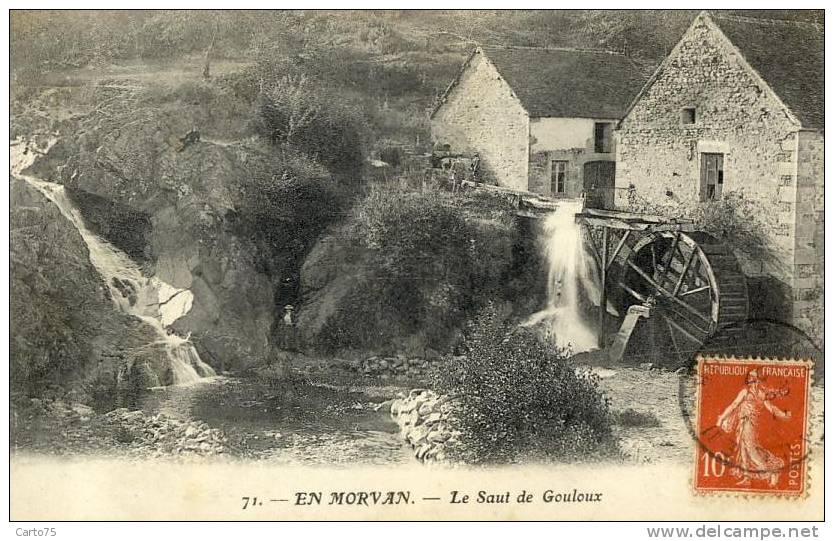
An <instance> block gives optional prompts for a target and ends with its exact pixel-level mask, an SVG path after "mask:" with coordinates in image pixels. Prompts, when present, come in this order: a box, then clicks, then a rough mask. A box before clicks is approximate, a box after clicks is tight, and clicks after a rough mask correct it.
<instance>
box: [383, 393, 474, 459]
mask: <svg viewBox="0 0 834 541" xmlns="http://www.w3.org/2000/svg"><path fill="white" fill-rule="evenodd" d="M453 410H454V405H453V402H452V401H451V400H450V399H449V398H448V397H446V396H441V395H438V394H437V393H435V392H433V391H430V390H428V389H414V390H412V391H411V392H410V393H408V396H404V397H402V398H398V399H396V400H394V401H393V402H392V403H391V418H392V419H393V420H394V422H395V423H397V425H399V427H400V435H401V436H402V437H403V438H404V439H405V440H406V441H407V442H408V443H409V444H410V445H411V447H412V448H413V449H414V456H415V457H416V458H417V460H420V461H421V462H424V463H427V462H449V453H448V451H449V448H450V447H451V446H454V445H455V444H457V443H458V442H459V441H460V440H459V439H458V438H459V436H460V432H459V431H457V430H454V429H453V428H452V425H451V421H452V414H453Z"/></svg>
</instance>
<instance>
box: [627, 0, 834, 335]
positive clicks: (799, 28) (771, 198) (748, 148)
mask: <svg viewBox="0 0 834 541" xmlns="http://www.w3.org/2000/svg"><path fill="white" fill-rule="evenodd" d="M823 54H824V40H823V29H822V28H821V27H818V26H817V25H814V24H809V23H799V22H788V21H774V20H765V19H754V18H742V17H730V16H724V15H720V16H719V15H715V14H710V13H707V12H702V13H701V14H700V15H699V16H698V17H697V18H696V19H695V21H694V22H693V23H692V25H691V26H690V28H689V29H688V30H687V31H686V33H685V34H684V35H683V37H682V38H681V40H680V42H679V43H678V44H677V45H676V46H675V48H674V49H673V50H672V52H671V53H670V55H669V56H668V57H667V58H666V59H665V60H664V61H663V63H662V64H661V65H660V66H659V67H658V69H657V71H656V72H655V73H654V75H653V76H652V77H651V79H650V80H649V82H648V83H647V84H646V86H645V87H644V89H643V90H642V91H641V93H640V94H639V96H638V97H637V98H636V99H635V100H634V103H633V104H632V106H631V107H630V108H629V110H628V112H627V114H626V115H625V118H624V119H623V120H622V121H621V123H620V124H619V126H618V129H617V132H616V139H617V146H616V155H617V176H616V188H617V190H616V193H617V198H616V199H617V203H618V206H620V205H622V206H625V201H624V199H625V194H626V193H630V194H631V197H632V202H633V200H634V199H638V198H642V199H645V200H647V201H650V202H653V203H657V204H660V205H669V204H672V205H675V204H677V205H692V206H695V205H698V204H699V202H704V201H709V200H719V199H722V198H725V200H726V201H727V202H729V201H730V199H729V198H730V197H733V198H734V200H735V201H741V202H743V203H744V204H745V205H748V210H747V213H748V215H749V216H751V217H752V219H751V220H750V222H751V226H752V225H753V224H754V223H755V224H756V225H755V227H756V228H757V229H758V230H759V231H760V234H761V237H762V238H763V242H762V243H761V244H762V246H761V247H762V248H763V254H764V255H763V256H750V252H749V251H748V252H745V251H744V250H737V255H739V257H740V258H741V260H742V265H743V268H744V271H745V273H746V274H747V276H748V284H750V285H751V299H752V301H753V306H751V309H752V311H753V315H754V316H769V317H776V318H779V319H782V320H788V321H793V322H794V323H796V324H799V325H800V326H804V327H805V328H806V329H812V328H814V327H815V326H819V329H818V330H819V331H820V332H821V321H820V322H813V321H811V319H813V318H814V317H817V316H814V315H813V314H814V313H816V314H817V315H818V316H820V315H821V304H820V302H821V292H822V285H823V284H822V279H823V251H824V245H823V234H824V215H823V146H824V145H823V143H824V135H823V131H824V127H825V117H824V69H825V68H824V61H823ZM629 187H631V190H629ZM621 197H622V198H621ZM815 310H816V312H815Z"/></svg>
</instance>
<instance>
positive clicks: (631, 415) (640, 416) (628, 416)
mask: <svg viewBox="0 0 834 541" xmlns="http://www.w3.org/2000/svg"><path fill="white" fill-rule="evenodd" d="M614 419H615V422H616V423H617V424H618V425H620V426H626V427H639V428H649V427H658V426H660V419H658V418H657V415H655V414H654V413H652V412H644V411H637V410H636V409H634V408H626V409H624V410H622V411H617V412H615V413H614Z"/></svg>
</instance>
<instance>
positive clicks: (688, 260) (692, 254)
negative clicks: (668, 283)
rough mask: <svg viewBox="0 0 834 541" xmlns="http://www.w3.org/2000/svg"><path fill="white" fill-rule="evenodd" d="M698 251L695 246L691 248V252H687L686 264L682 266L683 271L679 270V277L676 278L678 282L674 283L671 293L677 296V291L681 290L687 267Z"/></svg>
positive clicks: (687, 270)
mask: <svg viewBox="0 0 834 541" xmlns="http://www.w3.org/2000/svg"><path fill="white" fill-rule="evenodd" d="M697 253H698V249H697V248H693V249H692V253H691V254H689V258H688V259H687V260H686V264H685V265H684V266H683V271H682V272H681V275H680V278H678V283H677V284H675V289H673V290H672V295H673V296H677V295H678V292H679V291H680V290H681V286H682V285H683V281H684V279H685V278H686V273H687V272H689V267H691V266H692V260H693V259H695V255H696V254H697Z"/></svg>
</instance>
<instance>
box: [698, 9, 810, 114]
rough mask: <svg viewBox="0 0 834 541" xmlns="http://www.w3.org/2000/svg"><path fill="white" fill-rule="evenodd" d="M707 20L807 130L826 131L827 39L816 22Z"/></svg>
mask: <svg viewBox="0 0 834 541" xmlns="http://www.w3.org/2000/svg"><path fill="white" fill-rule="evenodd" d="M709 17H710V18H711V19H712V21H713V22H714V23H715V25H716V26H718V28H719V29H720V30H721V32H722V33H723V34H724V35H725V36H726V37H727V39H729V40H730V42H731V43H732V44H733V45H734V46H735V47H736V48H737V49H738V51H739V52H740V53H741V55H742V56H743V57H744V59H745V60H746V61H747V63H748V64H749V65H750V67H752V68H753V69H754V70H755V71H756V73H758V74H759V76H760V77H761V78H762V79H763V80H764V81H765V82H766V83H767V85H768V86H769V87H770V88H771V89H772V90H773V92H774V93H776V95H777V96H778V97H779V99H781V100H782V102H783V103H784V104H785V106H786V107H787V108H788V109H789V110H790V111H791V112H792V113H793V114H794V116H795V117H796V118H797V120H799V122H800V123H801V124H802V127H803V128H808V129H818V130H822V129H824V128H825V59H824V54H825V37H824V31H823V28H822V27H821V26H819V25H816V24H813V23H803V22H796V21H779V20H772V19H756V18H749V17H731V16H726V15H718V14H714V13H710V14H709Z"/></svg>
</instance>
